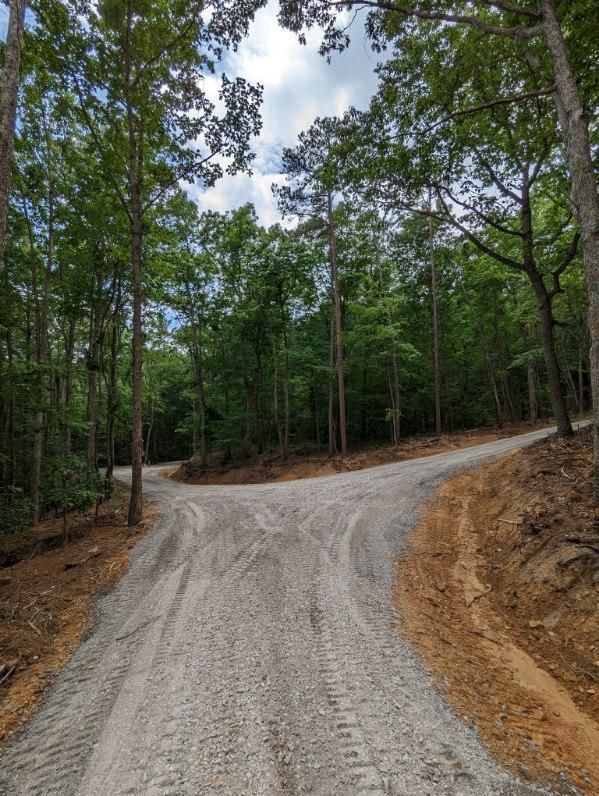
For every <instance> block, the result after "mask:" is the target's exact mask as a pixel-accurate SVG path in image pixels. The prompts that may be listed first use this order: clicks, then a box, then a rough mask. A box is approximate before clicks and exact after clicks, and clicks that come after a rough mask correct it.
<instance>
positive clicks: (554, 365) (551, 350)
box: [529, 273, 573, 437]
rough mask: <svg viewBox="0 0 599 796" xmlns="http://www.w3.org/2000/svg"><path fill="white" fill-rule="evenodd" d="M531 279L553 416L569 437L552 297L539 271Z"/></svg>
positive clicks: (564, 435)
mask: <svg viewBox="0 0 599 796" xmlns="http://www.w3.org/2000/svg"><path fill="white" fill-rule="evenodd" d="M529 276H530V275H529ZM531 281H532V285H533V288H534V291H535V295H536V297H537V300H538V302H539V314H540V319H541V339H542V341H543V351H544V354H545V364H546V366H547V382H548V384H549V397H550V399H551V409H552V410H553V416H554V417H555V422H556V425H557V433H558V434H559V435H560V436H561V437H569V436H571V435H572V433H573V431H572V424H571V423H570V418H569V416H568V409H567V407H566V402H565V400H564V394H563V391H562V385H561V378H560V368H559V361H558V357H557V346H556V344H555V334H554V329H553V312H552V309H551V299H550V297H549V295H548V293H547V289H546V288H545V285H544V283H543V278H542V276H541V275H540V274H539V273H537V274H536V275H533V276H532V277H531Z"/></svg>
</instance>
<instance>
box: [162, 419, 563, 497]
mask: <svg viewBox="0 0 599 796" xmlns="http://www.w3.org/2000/svg"><path fill="white" fill-rule="evenodd" d="M549 425H551V423H550V422H546V423H537V424H534V425H533V424H532V423H519V424H518V425H512V426H504V427H503V428H502V429H490V428H478V429H473V430H471V431H463V432H460V433H458V434H444V435H443V436H440V437H414V438H413V439H412V440H409V441H407V442H404V443H402V444H401V445H399V446H398V447H397V448H394V447H392V446H389V447H382V448H375V449H372V448H371V449H367V450H360V451H355V452H352V453H349V454H348V455H347V456H340V455H337V456H333V457H330V456H328V455H327V454H325V453H320V454H315V455H311V456H310V455H302V454H297V453H291V454H290V455H289V457H288V459H287V461H286V462H284V461H282V459H281V457H280V456H279V455H277V454H273V453H269V454H264V455H262V456H255V457H253V458H251V459H248V460H246V461H245V462H230V463H228V464H225V465H223V464H219V463H218V462H215V463H214V464H211V465H210V466H209V467H207V468H203V467H202V466H201V465H200V463H199V462H198V460H197V459H195V458H192V459H189V461H186V462H183V464H182V465H181V466H180V467H179V469H178V470H176V471H175V472H174V473H170V477H171V478H174V479H175V480H177V481H183V482H184V483H187V484H263V483H267V482H270V481H294V480H296V479H300V478H317V477H318V476H322V475H334V474H335V473H343V472H348V471H350V470H364V469H366V468H368V467H377V466H378V465H380V464H391V463H393V462H400V461H405V460H407V459H416V458H420V457H422V456H434V455H435V454H437V453H447V452H448V451H453V450H458V449H459V448H469V447H472V446H473V445H482V444H484V443H485V442H494V441H495V440H497V439H502V438H504V437H512V436H514V435H515V434H526V433H527V432H529V431H534V430H535V429H539V428H546V427H547V426H549Z"/></svg>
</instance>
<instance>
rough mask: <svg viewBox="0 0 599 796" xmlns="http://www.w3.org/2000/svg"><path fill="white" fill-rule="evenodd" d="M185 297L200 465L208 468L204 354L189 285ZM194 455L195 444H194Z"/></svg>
mask: <svg viewBox="0 0 599 796" xmlns="http://www.w3.org/2000/svg"><path fill="white" fill-rule="evenodd" d="M186 289H187V297H188V300H189V302H190V309H189V317H190V325H191V359H192V362H193V371H194V376H195V385H196V395H197V399H198V404H199V409H200V465H201V466H202V467H207V466H208V440H207V435H206V393H205V391H204V354H203V351H202V340H201V336H200V329H199V324H198V321H197V317H196V311H195V307H194V306H193V299H192V294H191V288H190V285H189V283H187V285H186ZM194 453H195V443H194Z"/></svg>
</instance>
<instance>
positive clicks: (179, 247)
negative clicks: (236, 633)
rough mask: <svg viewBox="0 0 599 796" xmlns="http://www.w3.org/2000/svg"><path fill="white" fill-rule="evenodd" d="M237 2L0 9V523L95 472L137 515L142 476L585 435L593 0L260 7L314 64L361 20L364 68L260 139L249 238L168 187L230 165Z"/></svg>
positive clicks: (243, 14)
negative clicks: (207, 80)
mask: <svg viewBox="0 0 599 796" xmlns="http://www.w3.org/2000/svg"><path fill="white" fill-rule="evenodd" d="M263 5H264V3H263V2H260V1H259V0H244V2H228V0H213V1H212V2H209V1H208V0H207V1H206V2H202V1H201V0H200V2H197V0H176V1H175V2H172V1H169V0H100V2H97V3H91V2H87V0H83V2H71V0H36V2H34V3H27V2H25V0H10V3H9V9H8V10H9V14H10V16H9V20H8V28H7V34H6V44H5V45H4V47H3V68H2V88H1V95H0V534H1V533H14V532H15V531H16V530H19V529H24V528H28V527H30V526H31V524H36V523H37V522H38V521H39V519H40V518H42V517H43V516H45V515H46V514H47V513H48V512H63V513H66V512H68V511H70V510H72V509H77V508H82V507H84V506H87V505H90V504H93V503H94V502H95V501H97V500H100V499H103V497H105V496H106V495H107V494H108V493H109V492H110V490H111V486H112V481H113V470H114V468H115V466H117V465H125V464H131V465H132V473H133V481H132V491H131V504H130V508H129V523H130V524H131V525H136V524H137V523H138V522H139V520H140V518H141V505H142V504H141V498H142V485H141V472H142V465H143V464H144V463H145V464H147V463H157V462H162V461H172V460H179V459H186V458H189V457H190V456H196V457H197V458H198V460H199V461H200V463H201V464H202V465H207V464H208V463H209V462H210V461H212V460H213V458H214V457H220V460H224V461H228V460H238V459H243V458H245V457H250V456H252V455H255V454H256V453H261V452H263V451H272V452H273V454H276V455H279V456H280V457H281V458H282V459H283V460H285V459H286V458H287V456H288V455H289V453H290V452H291V451H327V452H329V453H330V454H335V453H337V452H340V453H341V454H344V453H345V452H346V451H347V450H348V449H350V448H356V447H360V446H375V445H392V446H393V445H399V443H400V441H401V440H403V439H405V438H406V437H411V436H414V435H419V434H429V435H430V434H437V435H439V434H441V433H443V432H446V431H456V430H458V429H466V428H472V427H478V426H486V425H499V426H501V425H502V424H510V423H515V422H518V421H521V420H529V421H533V422H534V421H536V420H538V419H539V418H549V417H554V418H555V422H556V425H557V428H558V433H559V434H561V435H563V436H568V435H569V434H571V433H572V426H571V418H572V416H573V415H579V414H581V413H584V412H587V411H593V418H594V420H595V424H596V421H597V416H598V413H597V410H598V409H599V339H598V336H599V200H598V196H597V181H596V166H597V159H596V158H597V149H596V142H597V134H598V129H597V114H596V110H597V104H598V102H599V70H598V69H597V63H598V57H599V52H598V48H599V44H598V43H599V35H598V34H599V17H598V15H597V13H596V12H597V8H596V4H595V2H594V0H572V1H571V2H560V1H559V0H539V2H536V1H535V2H533V0H513V2H499V1H496V2H492V1H491V0H488V1H487V0H479V1H478V2H447V1H446V0H437V2H425V1H424V0H423V1H422V2H412V3H410V4H409V6H407V5H406V4H403V3H399V2H397V3H396V2H394V1H393V0H390V1H389V2H377V0H372V2H370V0H365V1H364V2H361V3H359V4H355V3H342V4H339V3H330V2H324V0H311V1H310V2H306V3H295V2H281V3H280V10H279V19H280V24H281V25H283V26H285V27H286V28H288V29H290V30H291V31H294V32H296V33H297V34H298V35H299V36H300V37H305V35H306V31H308V30H313V29H314V28H317V29H318V30H320V31H321V32H322V45H321V50H322V54H323V56H324V57H328V58H333V59H334V58H335V57H336V51H338V50H344V49H345V48H347V47H352V46H356V45H357V46H361V43H356V42H351V43H350V37H351V36H352V26H351V21H352V15H354V13H355V12H356V11H357V10H358V9H362V10H364V9H370V10H369V13H368V16H367V17H365V19H366V22H365V31H366V37H367V42H366V46H368V47H370V48H371V49H372V51H373V53H374V57H376V59H377V60H378V61H379V63H378V66H377V70H376V71H377V88H376V92H375V94H374V95H373V97H372V99H371V102H370V105H369V107H368V108H366V109H364V110H357V109H355V108H350V109H349V110H348V111H347V112H346V113H344V114H343V115H341V116H339V117H336V116H328V117H324V118H316V119H314V121H313V122H312V124H311V125H310V126H308V127H307V128H306V129H305V130H304V131H303V132H302V133H301V135H300V136H299V139H298V141H297V144H296V146H294V147H290V148H285V149H283V151H282V152H281V153H280V159H281V171H282V172H283V174H284V177H285V179H284V180H283V181H282V182H281V183H278V184H276V185H274V186H273V191H274V193H275V196H276V201H277V204H278V208H279V210H280V214H281V219H282V220H281V222H280V223H278V224H275V225H272V226H270V227H269V228H266V227H264V226H263V225H261V223H260V222H259V220H258V216H257V214H256V211H255V209H254V207H253V206H252V205H251V204H242V205H241V206H239V207H238V208H237V209H234V210H231V211H228V212H216V211H208V212H206V211H203V212H200V211H199V209H198V207H197V205H196V204H195V203H194V201H193V199H192V198H191V196H190V194H189V192H188V190H187V189H188V187H189V186H190V185H191V184H195V185H199V186H201V187H202V188H206V189H208V188H210V187H211V186H213V185H214V184H215V183H216V182H217V181H218V180H219V179H220V178H221V177H222V176H223V175H225V174H234V173H237V172H240V171H246V172H248V173H251V169H252V160H253V157H254V156H253V150H252V147H253V144H254V142H255V141H256V140H257V139H258V137H259V135H260V129H261V118H260V105H261V98H262V87H261V86H260V85H259V84H253V83H251V82H248V81H247V80H246V79H244V78H243V77H240V76H238V75H235V74H227V73H226V72H225V71H223V70H224V69H225V66H226V58H225V55H226V53H227V51H232V50H234V49H235V48H236V47H237V46H238V45H239V44H240V42H241V41H242V40H243V38H244V37H245V36H246V35H247V33H248V30H249V27H250V25H251V23H252V19H253V17H254V15H255V14H256V12H257V11H258V10H259V8H260V7H261V6H263ZM209 74H210V75H214V74H216V75H220V76H221V84H220V93H219V97H218V100H216V101H214V100H213V99H211V98H210V97H209V96H208V93H207V92H206V89H205V84H204V76H206V75H209ZM595 440H596V441H595V449H596V459H599V437H598V436H597V433H596V435H595Z"/></svg>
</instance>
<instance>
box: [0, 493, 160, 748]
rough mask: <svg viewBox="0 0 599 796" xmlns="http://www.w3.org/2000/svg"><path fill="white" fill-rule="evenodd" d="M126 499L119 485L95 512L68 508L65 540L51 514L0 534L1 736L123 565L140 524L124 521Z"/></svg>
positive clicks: (17, 720) (29, 706) (23, 717)
mask: <svg viewBox="0 0 599 796" xmlns="http://www.w3.org/2000/svg"><path fill="white" fill-rule="evenodd" d="M127 502H128V492H127V491H126V490H124V489H121V488H117V489H116V490H115V493H114V495H113V497H111V499H110V500H108V501H107V502H106V503H105V504H103V505H102V506H101V507H100V509H99V512H98V517H97V518H96V517H95V510H90V511H88V512H83V513H80V514H77V515H74V516H73V515H72V516H71V517H70V518H69V524H70V526H71V527H70V533H69V538H70V541H68V543H66V544H65V543H64V539H63V534H62V520H55V519H50V520H46V521H44V522H42V523H40V524H39V526H38V527H37V528H36V529H35V531H31V532H29V533H27V534H23V535H19V536H18V537H8V538H5V539H4V540H2V541H1V542H0V566H1V567H2V569H0V743H2V742H3V741H5V740H6V739H7V738H8V737H9V736H10V735H12V734H13V733H14V731H15V730H16V729H17V728H18V727H19V726H20V725H21V724H23V723H24V722H25V721H27V720H28V719H29V718H30V716H31V715H32V713H33V712H34V711H35V709H36V707H37V705H38V704H39V700H40V698H41V696H42V693H43V691H44V689H45V688H46V686H47V685H48V684H49V683H50V682H51V681H52V680H53V679H54V678H55V676H56V674H57V673H58V672H59V671H60V669H62V667H63V666H64V665H65V664H66V662H67V661H68V659H69V658H70V656H71V655H72V653H73V652H74V651H75V649H76V648H77V647H78V646H79V644H80V643H81V641H82V640H83V639H84V637H85V634H86V633H87V631H88V629H89V627H90V621H91V604H92V600H93V598H94V596H95V595H96V594H97V593H99V592H102V591H104V592H105V591H107V590H110V589H111V588H112V587H113V586H114V585H115V584H116V583H117V582H118V580H119V578H120V577H121V575H122V574H123V573H124V571H125V570H126V568H127V565H128V551H129V549H130V548H131V547H133V545H135V544H136V543H137V542H138V541H139V539H140V538H141V536H143V534H144V532H145V522H144V523H143V524H141V525H139V526H138V527H137V528H135V530H134V532H131V530H130V529H129V528H127ZM151 513H152V512H151V509H147V510H146V513H145V521H147V520H149V519H150V515H151Z"/></svg>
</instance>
